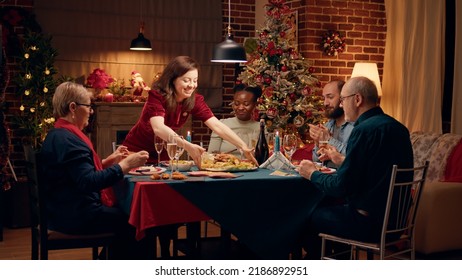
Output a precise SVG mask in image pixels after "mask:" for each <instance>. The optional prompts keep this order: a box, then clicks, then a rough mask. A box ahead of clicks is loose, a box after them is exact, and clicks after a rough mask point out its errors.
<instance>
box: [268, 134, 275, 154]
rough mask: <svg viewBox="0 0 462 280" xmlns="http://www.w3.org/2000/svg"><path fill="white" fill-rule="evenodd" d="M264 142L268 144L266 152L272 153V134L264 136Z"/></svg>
mask: <svg viewBox="0 0 462 280" xmlns="http://www.w3.org/2000/svg"><path fill="white" fill-rule="evenodd" d="M266 142H267V143H268V150H269V152H270V154H271V153H272V152H273V151H274V133H273V132H269V133H268V135H267V136H266Z"/></svg>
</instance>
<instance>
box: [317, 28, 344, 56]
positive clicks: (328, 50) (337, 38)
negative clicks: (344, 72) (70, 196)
mask: <svg viewBox="0 0 462 280" xmlns="http://www.w3.org/2000/svg"><path fill="white" fill-rule="evenodd" d="M320 46H321V49H322V50H323V52H324V53H325V54H326V55H328V56H337V55H338V54H339V53H342V52H344V51H345V46H346V43H345V37H344V36H342V34H341V33H340V32H339V31H336V30H328V31H326V32H324V34H323V35H322V38H321V44H320Z"/></svg>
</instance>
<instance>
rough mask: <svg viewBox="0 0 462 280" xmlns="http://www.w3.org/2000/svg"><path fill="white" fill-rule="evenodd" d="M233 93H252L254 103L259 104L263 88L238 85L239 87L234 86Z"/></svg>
mask: <svg viewBox="0 0 462 280" xmlns="http://www.w3.org/2000/svg"><path fill="white" fill-rule="evenodd" d="M233 91H234V93H236V92H238V91H246V92H250V93H251V94H253V99H252V100H253V102H257V100H258V98H259V97H260V96H261V95H262V90H261V87H259V86H254V87H251V86H247V85H245V84H238V85H236V86H234V88H233Z"/></svg>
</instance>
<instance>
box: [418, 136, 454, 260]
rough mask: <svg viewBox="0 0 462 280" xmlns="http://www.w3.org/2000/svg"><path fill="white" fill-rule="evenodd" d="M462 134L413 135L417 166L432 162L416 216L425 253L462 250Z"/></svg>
mask: <svg viewBox="0 0 462 280" xmlns="http://www.w3.org/2000/svg"><path fill="white" fill-rule="evenodd" d="M461 138H462V135H457V134H451V133H445V134H435V133H424V132H413V133H411V142H412V147H413V152H414V165H415V166H417V165H421V164H423V163H424V162H425V161H426V160H428V161H429V168H428V171H427V178H426V183H425V185H424V188H423V192H422V196H421V199H420V204H419V208H418V210H417V216H416V227H415V248H416V251H417V252H419V253H422V254H426V255H428V254H432V253H438V252H444V251H452V250H461V249H462V143H461Z"/></svg>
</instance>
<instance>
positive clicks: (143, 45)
mask: <svg viewBox="0 0 462 280" xmlns="http://www.w3.org/2000/svg"><path fill="white" fill-rule="evenodd" d="M142 6H143V0H141V4H140V33H139V34H138V37H136V38H135V39H133V40H132V43H131V44H130V50H133V51H150V50H152V48H151V41H149V40H148V39H146V38H145V37H144V35H143V32H144V21H143V7H142Z"/></svg>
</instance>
